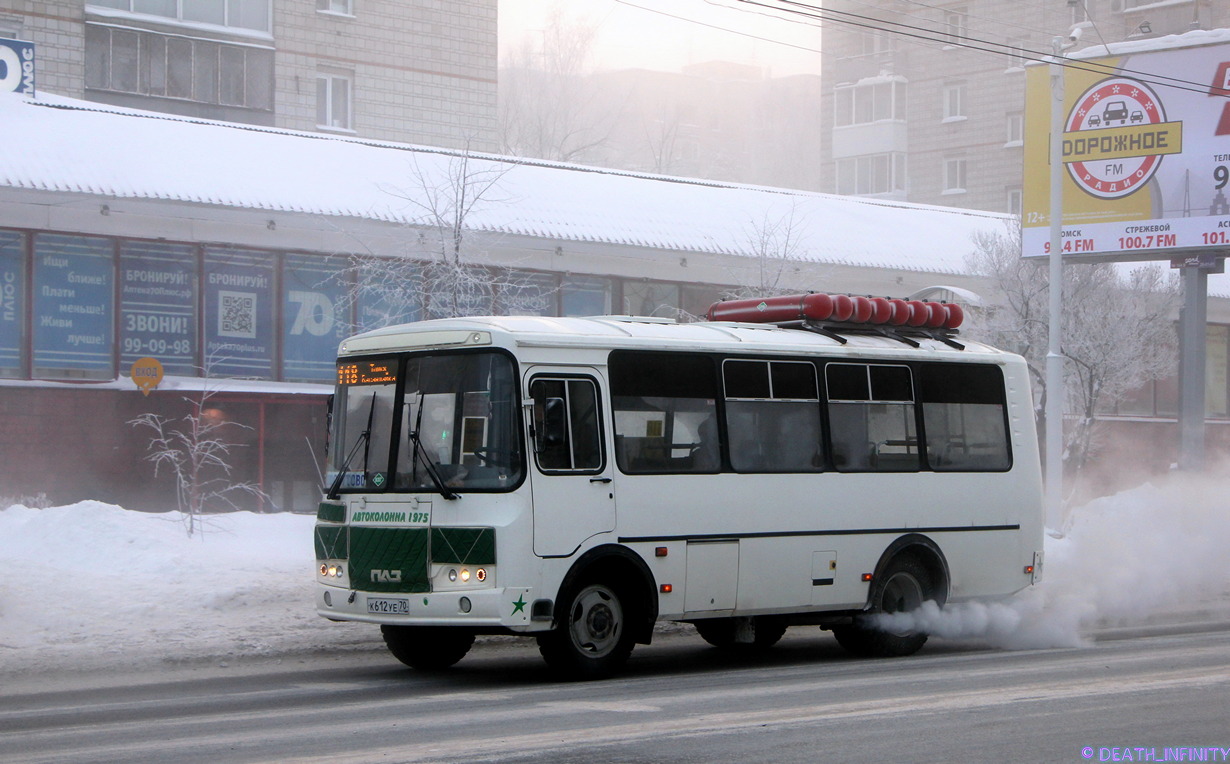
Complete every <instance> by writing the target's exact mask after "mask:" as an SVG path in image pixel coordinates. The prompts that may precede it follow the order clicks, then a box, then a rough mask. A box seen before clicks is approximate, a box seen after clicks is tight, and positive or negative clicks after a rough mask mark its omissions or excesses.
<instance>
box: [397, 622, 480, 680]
mask: <svg viewBox="0 0 1230 764" xmlns="http://www.w3.org/2000/svg"><path fill="white" fill-rule="evenodd" d="M380 634H381V635H382V636H383V637H384V644H385V645H386V646H387V647H388V648H389V652H391V653H392V654H393V657H394V658H396V659H397V660H399V661H401V662H402V663H404V664H406V665H407V666H409V667H410V668H414V669H418V670H419V671H443V670H444V669H446V668H449V667H450V666H453V665H454V664H456V663H457V661H459V660H461V659H462V658H464V657H466V653H468V652H470V647H472V646H473V645H474V632H472V631H468V630H466V629H455V628H448V627H441V626H393V625H390V624H385V625H382V626H381V627H380Z"/></svg>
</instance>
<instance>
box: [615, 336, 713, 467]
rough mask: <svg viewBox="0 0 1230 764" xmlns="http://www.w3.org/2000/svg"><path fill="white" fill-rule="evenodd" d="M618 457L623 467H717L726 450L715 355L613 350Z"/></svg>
mask: <svg viewBox="0 0 1230 764" xmlns="http://www.w3.org/2000/svg"><path fill="white" fill-rule="evenodd" d="M609 369H610V375H611V405H612V408H613V410H614V411H613V425H614V429H615V458H616V462H617V464H618V465H619V469H620V470H622V471H623V472H625V473H629V474H637V473H645V474H649V473H680V472H710V473H712V472H718V471H719V470H720V469H721V466H722V451H721V444H720V441H719V432H720V429H719V427H720V426H719V425H718V422H717V401H716V398H717V392H718V391H717V387H718V386H717V380H716V378H715V368H714V363H713V359H711V358H709V357H708V356H703V355H694V354H690V353H665V352H652V351H624V350H617V351H614V352H612V353H611V356H610V361H609Z"/></svg>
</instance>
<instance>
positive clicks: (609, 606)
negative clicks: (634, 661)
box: [538, 582, 633, 679]
mask: <svg viewBox="0 0 1230 764" xmlns="http://www.w3.org/2000/svg"><path fill="white" fill-rule="evenodd" d="M560 605H561V606H562V607H561V609H560V610H558V611H557V613H558V615H557V617H556V624H555V628H554V629H552V630H551V631H549V632H546V633H544V634H542V635H540V636H539V637H538V651H539V652H540V653H542V657H543V660H545V661H546V662H547V665H548V666H550V667H551V668H552V669H553V670H554V671H556V672H557V673H559V674H560V675H562V676H564V677H565V678H568V679H603V678H605V677H608V676H610V675H611V674H613V673H615V672H616V671H617V670H618V669H619V668H620V667H622V666H623V664H624V663H625V662H626V661H627V660H628V656H629V655H631V654H632V643H633V638H632V632H631V630H630V629H629V628H628V615H629V610H628V603H627V602H626V601H625V600H624V598H623V596H622V595H621V592H620V590H619V589H617V588H615V587H613V586H608V585H607V584H605V583H601V582H598V583H589V584H583V585H581V586H579V587H577V588H576V589H575V590H573V592H570V593H569V594H568V595H566V596H565V597H562V598H561V602H560Z"/></svg>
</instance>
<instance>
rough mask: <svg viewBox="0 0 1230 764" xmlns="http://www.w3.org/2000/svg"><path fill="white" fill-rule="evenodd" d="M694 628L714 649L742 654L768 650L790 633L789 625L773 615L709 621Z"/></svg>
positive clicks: (702, 622)
mask: <svg viewBox="0 0 1230 764" xmlns="http://www.w3.org/2000/svg"><path fill="white" fill-rule="evenodd" d="M692 625H693V626H695V627H696V631H697V632H699V633H700V636H701V638H702V639H704V640H705V641H706V642H708V643H709V644H711V645H713V646H714V647H720V648H722V649H723V650H737V651H740V652H760V651H761V650H767V649H769V648H770V647H772V646H773V645H775V644H777V642H778V640H780V639H781V638H782V635H783V634H785V633H786V622H785V621H784V620H782V619H780V618H773V617H770V616H756V617H754V618H706V619H705V620H703V621H695V622H694V623H693V624H692Z"/></svg>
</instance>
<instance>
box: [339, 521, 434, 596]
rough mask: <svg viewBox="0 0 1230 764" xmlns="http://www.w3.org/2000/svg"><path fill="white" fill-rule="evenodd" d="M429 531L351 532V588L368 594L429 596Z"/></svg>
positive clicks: (354, 529)
mask: <svg viewBox="0 0 1230 764" xmlns="http://www.w3.org/2000/svg"><path fill="white" fill-rule="evenodd" d="M430 540H431V534H430V532H429V531H428V530H427V529H426V528H363V527H360V528H351V529H350V585H351V586H352V587H354V588H355V589H361V590H363V591H365V592H427V591H431V585H430V582H429V580H428V578H427V554H428V547H429V542H430Z"/></svg>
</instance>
